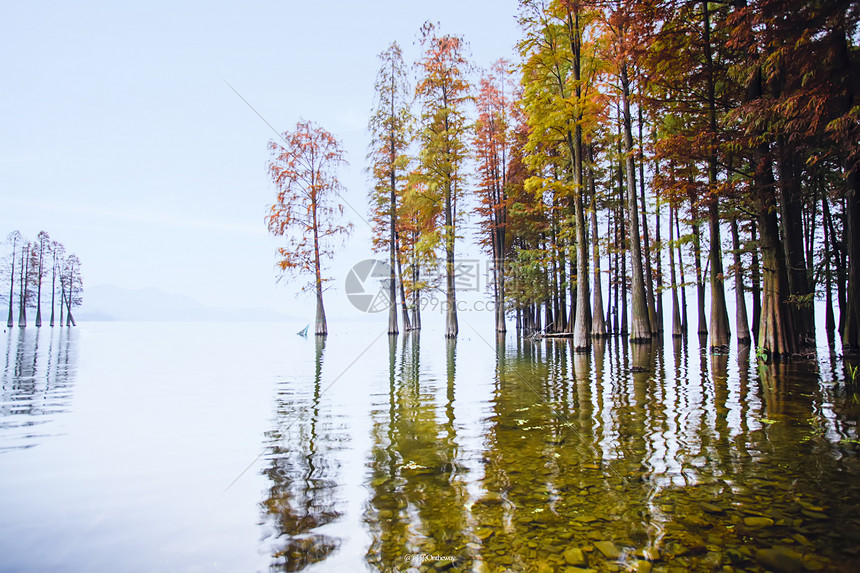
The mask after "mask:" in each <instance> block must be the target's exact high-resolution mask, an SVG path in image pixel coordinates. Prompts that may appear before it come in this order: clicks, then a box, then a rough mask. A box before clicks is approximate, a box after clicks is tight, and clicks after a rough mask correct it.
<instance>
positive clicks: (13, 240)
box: [6, 231, 23, 328]
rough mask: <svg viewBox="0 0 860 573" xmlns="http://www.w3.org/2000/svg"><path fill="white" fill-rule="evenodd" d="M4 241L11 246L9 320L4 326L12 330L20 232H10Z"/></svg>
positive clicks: (20, 239)
mask: <svg viewBox="0 0 860 573" xmlns="http://www.w3.org/2000/svg"><path fill="white" fill-rule="evenodd" d="M6 241H7V242H8V243H9V244H11V245H12V258H11V260H10V262H9V266H10V270H9V318H8V319H7V320H6V326H7V327H8V328H12V326H13V325H14V320H13V316H12V304H13V302H12V301H13V300H14V298H15V255H16V252H17V249H18V244H19V243H21V241H23V238H22V237H21V232H20V231H12V232H11V233H9V235H8V236H7V237H6Z"/></svg>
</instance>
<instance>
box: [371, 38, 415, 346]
mask: <svg viewBox="0 0 860 573" xmlns="http://www.w3.org/2000/svg"><path fill="white" fill-rule="evenodd" d="M379 60H380V62H381V65H380V68H379V73H378V74H377V77H376V85H375V91H376V100H375V102H374V107H373V115H371V117H370V122H369V125H368V127H369V129H370V132H371V136H372V140H371V143H370V153H368V159H370V161H371V166H370V169H369V170H370V173H371V175H372V177H373V182H374V187H373V189H372V190H371V211H372V219H373V223H374V225H373V231H374V237H373V243H374V248H376V249H380V250H381V249H384V248H387V249H388V263H389V267H390V277H389V281H388V288H389V295H388V296H389V302H390V305H391V306H390V307H389V314H388V333H389V334H396V333H397V332H398V328H397V292H396V290H397V287H396V285H397V281H396V278H397V277H396V273H395V269H396V268H399V266H396V265H398V257H397V246H398V240H397V221H398V206H397V202H398V197H400V196H401V195H402V193H403V186H404V183H405V180H406V173H407V169H408V167H409V156H408V154H407V152H408V148H409V128H410V124H411V122H412V113H411V111H410V104H411V97H410V87H409V81H408V77H407V72H406V66H405V64H404V63H403V55H402V53H401V51H400V46H399V45H397V42H393V43H392V44H391V45H390V46H389V47H388V49H387V50H385V51H384V52H382V53H381V54H379ZM400 286H401V290H400V292H401V303H403V327H404V328H405V329H406V330H410V329H411V327H410V321H409V313H408V312H407V309H406V306H405V298H406V297H405V292H404V287H403V277H402V276H401V278H400Z"/></svg>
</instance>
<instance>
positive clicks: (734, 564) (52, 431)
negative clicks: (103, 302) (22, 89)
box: [0, 323, 860, 571]
mask: <svg viewBox="0 0 860 573" xmlns="http://www.w3.org/2000/svg"><path fill="white" fill-rule="evenodd" d="M300 326H303V325H277V324H181V323H177V324H159V323H149V324H147V323H140V324H133V323H124V324H123V323H89V324H82V325H81V326H80V327H78V328H74V329H65V328H63V329H50V328H42V329H35V328H29V327H28V328H26V329H18V328H15V329H12V330H11V332H6V333H4V334H3V339H2V346H0V350H2V353H0V357H2V359H3V360H5V362H4V363H3V370H2V390H0V556H2V558H0V570H3V571H41V570H46V569H59V570H63V571H93V570H122V571H153V570H170V571H218V570H223V571H255V570H256V571H266V570H271V571H299V570H307V571H356V570H371V571H372V570H385V571H388V570H392V571H401V570H407V569H409V568H410V567H411V568H413V569H417V570H424V569H428V570H439V569H444V570H450V571H473V570H474V571H554V570H562V569H563V568H564V567H565V566H566V565H568V564H578V565H581V566H585V564H586V563H587V565H588V567H591V568H593V569H596V570H599V571H617V570H622V569H625V568H628V567H640V568H642V570H644V568H646V567H648V565H645V563H644V562H645V561H647V562H648V563H649V565H650V566H651V568H652V570H654V571H682V570H702V571H710V570H722V569H723V568H725V567H730V568H732V570H735V571H740V570H744V571H764V570H766V569H765V567H767V566H768V564H769V563H772V561H768V560H774V559H776V560H777V561H778V564H779V563H781V564H782V565H779V566H785V567H787V568H788V569H786V570H790V568H791V567H803V568H806V569H808V570H833V571H852V570H856V569H857V563H858V562H860V560H858V557H860V555H858V554H860V511H858V510H860V480H858V478H860V475H858V473H860V464H858V457H857V453H858V436H857V428H856V422H857V418H858V414H860V400H858V396H857V394H856V393H855V388H854V386H853V385H852V384H851V383H850V380H849V381H847V382H846V375H845V371H844V369H843V364H842V360H841V358H840V357H838V356H836V355H834V354H831V351H830V349H828V348H827V346H822V348H821V349H820V350H819V359H818V360H817V361H812V362H799V363H793V364H790V365H784V366H779V367H763V366H761V365H759V364H757V363H756V360H755V356H752V357H751V356H750V354H749V349H738V348H733V349H732V351H731V353H730V354H729V355H711V354H709V353H708V352H702V351H701V350H700V344H699V341H698V339H697V338H696V337H693V338H691V339H689V340H683V341H682V340H674V341H673V340H672V339H671V338H670V337H667V339H666V341H665V342H664V343H663V344H653V345H633V346H631V345H628V344H626V343H622V342H621V341H620V340H618V339H610V340H608V341H607V342H606V343H603V344H598V345H595V347H594V348H593V349H592V351H591V352H590V353H586V354H583V353H574V352H572V351H571V349H570V346H569V343H568V342H567V341H565V340H540V341H523V340H517V339H516V337H514V336H513V335H512V334H513V333H511V334H509V335H508V336H507V337H506V338H504V339H499V340H497V339H496V338H495V337H494V336H492V335H491V334H490V332H491V330H490V329H489V328H485V327H483V326H482V327H481V328H479V329H471V328H470V327H468V325H466V326H465V327H464V331H463V333H462V336H461V337H460V338H459V339H458V340H457V341H456V342H452V341H445V340H444V339H443V338H442V336H441V333H439V332H435V331H430V330H428V331H425V332H423V333H422V334H421V335H420V336H416V335H400V336H398V337H389V336H387V335H386V334H385V333H384V325H382V324H349V323H348V324H345V325H337V328H336V329H333V330H335V332H334V333H333V334H332V335H330V336H329V337H328V339H327V340H315V339H314V338H313V337H311V338H309V339H304V338H301V337H298V336H296V335H295V334H294V333H295V332H296V331H297V330H298V329H299V328H300ZM770 566H771V567H773V566H774V565H770Z"/></svg>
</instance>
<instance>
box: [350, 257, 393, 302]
mask: <svg viewBox="0 0 860 573" xmlns="http://www.w3.org/2000/svg"><path fill="white" fill-rule="evenodd" d="M390 284H391V265H389V264H388V263H386V262H385V261H381V260H378V259H365V260H363V261H361V262H359V263H356V264H354V265H353V266H352V268H351V269H349V272H348V273H347V274H346V284H345V289H344V290H346V297H347V298H348V299H349V302H351V303H352V306H354V307H355V308H357V309H358V310H360V311H361V312H369V313H373V312H382V311H384V310H388V309H389V308H390V307H391V298H390V297H389V285H390Z"/></svg>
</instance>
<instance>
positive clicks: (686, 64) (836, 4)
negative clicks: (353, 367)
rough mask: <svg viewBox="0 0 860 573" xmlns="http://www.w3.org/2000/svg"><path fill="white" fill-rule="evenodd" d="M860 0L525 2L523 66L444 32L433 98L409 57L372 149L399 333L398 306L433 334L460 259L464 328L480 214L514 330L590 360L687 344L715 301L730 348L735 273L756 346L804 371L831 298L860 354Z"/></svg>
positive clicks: (379, 97)
mask: <svg viewBox="0 0 860 573" xmlns="http://www.w3.org/2000/svg"><path fill="white" fill-rule="evenodd" d="M858 6H860V5H858V4H857V3H856V2H851V1H847V0H825V1H823V2H818V1H815V2H813V1H811V0H747V1H745V2H706V1H700V0H672V1H668V2H653V1H650V0H632V1H629V2H612V1H606V0H592V1H578V0H521V1H520V3H519V14H518V19H519V22H520V26H521V29H522V39H521V40H520V42H519V44H518V49H519V56H520V59H519V62H517V63H510V62H506V61H504V60H500V61H499V62H497V63H496V64H494V65H493V66H492V67H491V68H490V69H489V70H484V71H480V70H478V71H477V73H476V70H475V69H474V68H473V66H472V65H471V64H470V63H469V61H468V45H467V43H466V41H465V40H464V39H463V38H461V37H458V36H453V35H449V34H443V33H441V32H440V30H439V27H438V25H431V24H426V25H425V26H424V27H423V28H422V30H421V32H420V35H419V37H420V42H421V47H422V49H423V53H422V55H421V56H420V58H419V59H418V61H417V62H416V63H415V64H414V66H413V67H412V69H414V70H415V71H416V72H417V78H416V79H415V81H414V87H412V85H411V83H412V82H411V81H410V76H411V74H410V66H408V65H407V64H406V63H405V62H404V59H403V57H402V54H401V50H400V48H399V46H398V45H397V44H396V43H393V44H392V45H391V46H390V47H389V48H388V49H387V50H386V51H385V52H383V53H382V54H381V55H380V62H381V66H380V69H379V73H378V76H377V81H376V89H375V91H376V101H375V103H374V106H373V109H372V112H371V119H370V123H369V130H370V133H371V136H372V143H371V147H370V151H369V154H368V159H369V163H370V165H369V168H368V172H369V174H370V176H371V179H372V182H373V188H372V190H371V192H370V209H371V217H372V224H373V226H374V247H375V248H376V249H377V250H379V251H384V252H386V253H387V254H388V258H389V262H390V263H391V268H392V272H391V274H392V277H391V279H392V280H391V284H390V285H389V288H390V289H391V290H390V294H389V296H390V297H391V299H392V303H393V304H392V308H391V311H390V315H389V319H388V324H389V327H388V329H389V332H391V333H395V332H398V330H399V329H398V310H397V307H398V306H399V307H400V309H401V310H402V321H403V324H404V327H405V328H406V329H416V328H420V325H421V320H420V314H419V309H420V308H421V305H420V301H421V296H422V291H423V290H425V289H428V288H436V286H437V285H435V284H432V281H431V276H430V274H429V273H427V272H426V269H427V268H428V267H429V266H430V265H435V264H436V261H437V259H438V258H440V257H441V258H442V261H441V263H442V265H444V269H445V272H444V286H441V288H443V289H444V291H445V293H446V303H447V304H446V306H445V308H446V323H445V324H446V328H445V335H446V336H448V337H453V336H456V335H457V332H458V323H457V316H456V311H457V305H456V292H455V286H456V280H455V276H456V268H457V257H456V249H455V246H456V243H457V239H458V238H461V237H462V225H463V223H464V221H465V216H466V215H467V214H471V215H473V217H474V220H476V221H477V223H478V225H477V232H478V236H479V242H480V244H481V245H482V247H483V248H484V249H485V250H486V252H487V254H488V255H490V256H491V257H492V260H493V261H494V264H493V280H492V285H491V286H492V294H493V297H494V302H495V308H496V312H497V314H496V330H497V331H499V332H503V331H504V330H505V329H506V325H505V317H506V316H513V317H514V318H515V321H516V326H517V329H518V330H519V331H521V332H543V333H556V334H559V335H568V336H571V337H572V339H573V344H574V347H575V348H576V349H579V350H586V349H588V348H589V346H590V344H591V339H592V338H593V337H599V336H607V335H610V334H613V335H622V336H628V337H629V338H630V340H631V341H633V342H641V341H648V340H651V339H652V337H655V336H660V335H661V333H663V332H664V330H665V331H671V333H672V335H673V336H685V335H686V333H687V332H688V330H689V328H691V326H690V324H691V322H692V321H689V320H688V318H687V300H686V298H687V297H686V287H694V289H695V293H696V300H695V304H694V305H690V308H691V309H692V308H694V309H695V312H696V317H695V320H696V323H695V326H694V328H696V331H697V332H698V334H699V335H701V336H707V337H708V339H709V340H708V346H709V347H710V348H713V349H722V348H724V347H726V346H727V345H728V344H729V342H730V341H731V334H732V332H731V328H730V321H729V316H728V304H727V297H726V281H727V280H728V279H732V283H731V286H733V288H734V290H735V302H734V307H735V311H736V314H735V317H734V322H735V332H734V334H735V337H736V339H737V340H738V341H739V342H742V343H746V342H750V341H752V339H753V338H754V339H755V343H756V345H757V346H758V348H759V349H761V351H762V352H764V353H765V354H767V355H769V356H772V357H783V358H784V357H790V356H791V355H793V354H795V353H796V352H802V351H805V350H806V349H809V348H811V347H812V346H813V345H814V339H815V316H814V306H813V303H814V301H815V300H821V299H823V300H824V301H825V313H826V316H825V321H824V322H825V325H826V326H825V327H826V329H827V332H828V333H830V334H833V333H835V332H837V331H838V332H839V333H840V334H841V337H842V343H843V345H844V347H845V348H846V349H849V350H860V267H858V263H860V253H858V246H860V237H858V236H857V229H858V228H860V143H858V142H860V48H858V45H857V40H858V20H860V7H858ZM337 204H338V205H339V207H340V210H342V205H341V204H340V203H337ZM303 221H305V222H308V221H310V219H309V218H305V219H303ZM311 224H313V222H312V221H311ZM309 228H310V227H309ZM727 257H728V258H729V259H730V263H729V264H726V261H725V260H724V259H726V258H727ZM667 259H668V260H667ZM395 275H396V276H395ZM395 285H399V293H397V292H395ZM605 288H608V291H607V292H606V293H605V294H606V296H604V289H605ZM708 290H709V291H710V297H709V298H710V303H709V307H708V306H707V305H706V294H707V292H708ZM747 293H749V294H750V295H751V300H752V308H751V311H749V310H748V309H747V304H746V298H745V295H746V294H747ZM667 294H668V295H669V296H670V297H671V310H669V309H666V310H667V311H668V312H666V313H665V314H666V315H667V316H668V317H671V318H670V321H671V323H670V324H667V325H664V324H663V316H664V295H667ZM837 309H838V320H837V319H836V313H837Z"/></svg>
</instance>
